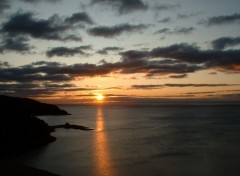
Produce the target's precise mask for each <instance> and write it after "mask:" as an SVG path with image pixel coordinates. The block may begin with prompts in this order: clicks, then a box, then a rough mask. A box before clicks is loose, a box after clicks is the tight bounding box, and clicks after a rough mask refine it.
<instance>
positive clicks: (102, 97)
mask: <svg viewBox="0 0 240 176" xmlns="http://www.w3.org/2000/svg"><path fill="white" fill-rule="evenodd" d="M96 98H97V100H98V101H102V100H103V99H104V96H103V95H97V97H96Z"/></svg>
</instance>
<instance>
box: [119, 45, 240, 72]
mask: <svg viewBox="0 0 240 176" xmlns="http://www.w3.org/2000/svg"><path fill="white" fill-rule="evenodd" d="M120 54H121V55H122V57H123V59H124V61H128V62H130V61H133V60H135V62H136V63H137V62H139V63H140V62H148V63H147V64H148V65H149V64H155V65H156V69H154V70H152V71H151V72H150V73H156V72H157V71H158V69H157V66H159V68H163V67H160V65H162V64H164V65H165V67H164V68H167V67H168V70H169V71H170V70H171V69H173V70H175V71H177V70H179V72H176V73H179V74H180V72H181V71H182V73H181V74H183V73H190V72H194V71H197V70H201V69H202V70H203V69H216V70H219V71H226V72H237V73H238V72H240V58H239V55H240V50H224V51H222V50H201V49H200V48H198V47H197V46H195V45H189V44H186V43H180V44H174V45H170V46H167V47H158V48H153V49H152V50H151V51H141V50H140V51H138V50H130V51H125V52H122V53H120ZM166 58H168V59H167V60H163V59H166ZM152 59H159V60H158V61H156V60H155V61H149V60H152ZM147 60H148V61H147ZM167 62H168V63H167ZM139 63H138V64H139ZM162 66H163V65H162ZM166 66H167V67H166ZM180 70H181V71H180ZM160 71H161V69H160ZM150 73H149V74H150ZM169 73H170V72H169Z"/></svg>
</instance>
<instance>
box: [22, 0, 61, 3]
mask: <svg viewBox="0 0 240 176" xmlns="http://www.w3.org/2000/svg"><path fill="white" fill-rule="evenodd" d="M20 1H23V2H26V3H39V2H51V3H56V2H60V1H61V0H20Z"/></svg>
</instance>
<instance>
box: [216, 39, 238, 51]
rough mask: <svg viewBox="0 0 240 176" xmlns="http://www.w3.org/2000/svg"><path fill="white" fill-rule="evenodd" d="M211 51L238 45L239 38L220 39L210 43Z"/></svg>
mask: <svg viewBox="0 0 240 176" xmlns="http://www.w3.org/2000/svg"><path fill="white" fill-rule="evenodd" d="M211 44H212V47H213V49H220V50H222V49H225V48H228V47H233V46H236V45H239V44H240V37H235V38H234V37H221V38H218V39H216V40H214V41H212V43H211Z"/></svg>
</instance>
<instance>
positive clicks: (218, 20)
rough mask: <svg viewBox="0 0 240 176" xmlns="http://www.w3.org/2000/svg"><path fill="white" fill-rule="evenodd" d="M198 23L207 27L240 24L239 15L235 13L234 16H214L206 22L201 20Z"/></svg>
mask: <svg viewBox="0 0 240 176" xmlns="http://www.w3.org/2000/svg"><path fill="white" fill-rule="evenodd" d="M199 23H200V24H204V25H207V26H214V25H224V24H233V23H239V24H240V14H239V13H235V14H232V15H226V16H214V17H210V18H208V19H206V20H202V21H200V22H199Z"/></svg>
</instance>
